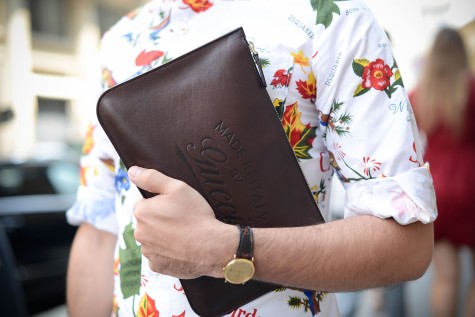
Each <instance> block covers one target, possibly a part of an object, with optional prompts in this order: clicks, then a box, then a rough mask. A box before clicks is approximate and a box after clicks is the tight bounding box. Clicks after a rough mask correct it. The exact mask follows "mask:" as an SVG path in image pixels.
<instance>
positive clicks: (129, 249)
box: [119, 222, 142, 298]
mask: <svg viewBox="0 0 475 317" xmlns="http://www.w3.org/2000/svg"><path fill="white" fill-rule="evenodd" d="M122 237H123V238H124V243H125V249H122V248H119V259H120V268H119V275H120V279H121V283H120V288H121V291H122V294H123V295H124V298H129V297H131V296H133V295H138V294H139V293H140V279H141V272H142V252H141V248H140V246H139V245H138V244H137V242H135V239H134V228H133V227H132V222H130V223H129V224H128V225H127V226H125V229H124V232H123V233H122Z"/></svg>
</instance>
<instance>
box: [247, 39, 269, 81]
mask: <svg viewBox="0 0 475 317" xmlns="http://www.w3.org/2000/svg"><path fill="white" fill-rule="evenodd" d="M247 44H248V45H249V50H250V51H251V55H252V59H253V60H254V65H255V66H256V69H257V72H258V74H259V82H260V84H261V86H262V88H266V87H267V83H266V79H265V77H264V71H263V70H262V66H261V60H260V59H259V54H258V53H257V51H256V48H255V47H254V43H252V42H251V41H247Z"/></svg>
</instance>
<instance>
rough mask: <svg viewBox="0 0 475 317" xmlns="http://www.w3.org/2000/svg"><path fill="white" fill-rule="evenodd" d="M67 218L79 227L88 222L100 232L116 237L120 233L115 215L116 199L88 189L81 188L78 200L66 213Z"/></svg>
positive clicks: (70, 222)
mask: <svg viewBox="0 0 475 317" xmlns="http://www.w3.org/2000/svg"><path fill="white" fill-rule="evenodd" d="M66 218H67V220H68V223H69V224H71V225H76V226H77V225H80V224H81V223H84V222H86V223H89V224H90V225H92V226H94V227H95V228H97V229H99V230H102V231H107V232H109V233H112V234H115V235H117V234H118V232H119V226H118V223H117V218H116V215H115V199H114V198H113V197H106V196H104V195H101V193H100V191H99V192H98V191H95V192H94V191H92V190H90V189H89V188H87V187H80V188H79V191H78V195H77V200H76V202H75V203H74V205H73V206H71V208H69V209H68V210H67V211H66Z"/></svg>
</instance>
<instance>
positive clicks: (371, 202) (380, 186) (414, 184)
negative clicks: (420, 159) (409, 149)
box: [344, 163, 437, 225]
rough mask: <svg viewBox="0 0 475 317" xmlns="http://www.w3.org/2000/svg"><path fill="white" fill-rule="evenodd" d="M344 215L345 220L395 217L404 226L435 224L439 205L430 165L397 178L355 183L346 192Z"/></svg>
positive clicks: (399, 175)
mask: <svg viewBox="0 0 475 317" xmlns="http://www.w3.org/2000/svg"><path fill="white" fill-rule="evenodd" d="M344 214H345V218H346V217H351V216H356V215H373V216H376V217H379V218H391V217H392V218H394V219H395V220H396V221H397V222H398V223H400V224H402V225H407V224H410V223H413V222H416V221H420V222H422V223H425V224H427V223H431V222H433V221H434V220H435V219H436V218H437V205H436V198H435V191H434V185H433V181H432V176H431V175H430V172H429V165H428V164H427V163H426V164H425V165H424V166H423V167H419V168H416V169H412V170H409V171H407V172H405V173H402V174H398V175H396V176H394V177H384V178H376V179H371V180H367V181H362V182H355V183H353V184H351V185H350V186H349V187H348V189H347V192H346V206H345V212H344Z"/></svg>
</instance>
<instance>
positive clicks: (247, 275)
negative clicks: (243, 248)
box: [224, 258, 254, 284]
mask: <svg viewBox="0 0 475 317" xmlns="http://www.w3.org/2000/svg"><path fill="white" fill-rule="evenodd" d="M253 276H254V264H253V263H252V261H250V260H248V259H241V258H240V259H234V260H232V261H231V262H229V263H228V265H226V267H225V268H224V278H225V279H226V281H228V282H229V283H232V284H244V283H246V282H247V281H249V280H250V279H251V278H252V277H253Z"/></svg>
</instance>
